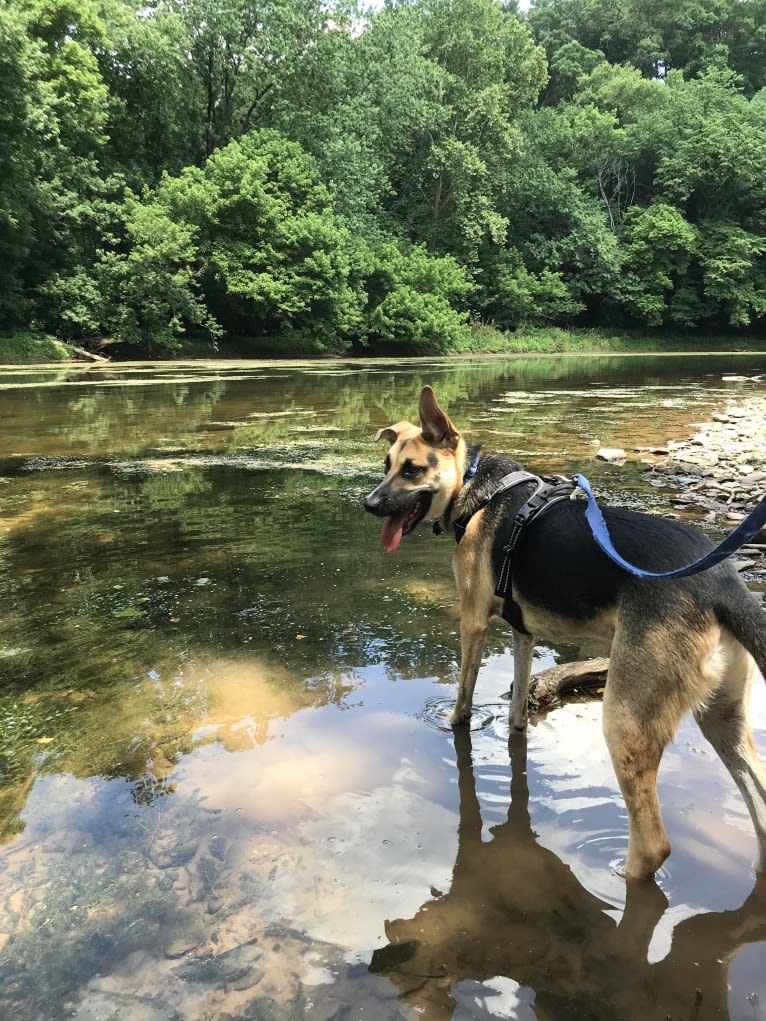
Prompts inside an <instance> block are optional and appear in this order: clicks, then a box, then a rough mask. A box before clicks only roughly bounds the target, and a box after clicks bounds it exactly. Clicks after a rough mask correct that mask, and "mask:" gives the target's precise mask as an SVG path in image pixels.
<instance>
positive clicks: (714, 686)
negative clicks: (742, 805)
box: [364, 386, 766, 879]
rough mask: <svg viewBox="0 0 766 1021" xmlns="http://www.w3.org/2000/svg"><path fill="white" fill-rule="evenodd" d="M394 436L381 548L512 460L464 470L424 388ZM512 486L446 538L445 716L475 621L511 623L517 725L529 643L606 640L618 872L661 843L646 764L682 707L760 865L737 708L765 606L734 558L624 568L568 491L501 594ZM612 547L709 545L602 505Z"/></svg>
mask: <svg viewBox="0 0 766 1021" xmlns="http://www.w3.org/2000/svg"><path fill="white" fill-rule="evenodd" d="M381 438H385V439H387V440H388V441H389V443H390V444H391V446H390V450H389V453H388V457H387V458H386V475H385V478H384V479H383V481H382V482H381V483H380V485H379V486H377V487H376V488H375V489H374V490H373V491H372V492H371V493H370V494H369V495H368V496H367V497H366V498H365V501H364V505H365V508H366V510H368V511H370V512H371V513H373V514H375V515H377V516H379V517H384V518H386V522H385V523H384V526H383V532H382V535H381V539H382V541H383V544H384V547H385V548H387V549H388V550H389V552H393V550H394V549H396V548H397V546H398V544H399V541H400V539H401V537H402V535H407V534H409V532H411V531H412V530H413V529H414V528H415V527H416V526H417V524H418V523H419V522H420V521H422V520H423V519H425V518H433V519H439V520H440V522H441V525H442V528H444V530H445V531H447V532H450V531H452V530H453V528H454V523H455V521H457V520H458V519H460V518H462V517H463V516H464V515H466V514H468V513H470V512H471V511H472V510H474V509H475V508H479V507H481V505H482V504H483V501H484V499H485V498H486V497H487V496H488V495H489V494H490V493H491V492H492V491H493V489H494V487H495V486H496V485H497V483H498V482H499V480H500V479H501V478H502V477H503V476H505V475H507V474H508V473H509V472H512V471H516V470H519V469H520V468H521V465H519V464H518V463H517V462H516V461H514V460H512V459H511V458H510V457H507V456H505V455H503V454H497V453H483V454H482V456H481V459H480V461H479V465H478V470H477V471H476V474H475V476H474V477H473V478H472V479H470V480H469V481H467V482H465V483H464V481H463V479H464V475H465V471H466V467H467V465H468V464H469V461H470V458H471V448H470V447H469V445H468V444H467V443H466V441H465V440H464V439H463V437H462V436H461V435H460V433H459V432H458V431H457V429H456V428H455V427H454V426H453V424H452V422H450V420H449V418H448V417H447V415H446V414H445V413H444V412H443V411H442V410H441V408H440V407H439V405H438V404H437V402H436V398H435V396H434V393H433V390H432V389H431V388H430V387H428V386H427V387H424V389H423V392H422V394H421V398H420V426H416V425H413V424H412V423H410V422H406V421H403V422H398V423H397V424H396V425H393V426H391V427H389V428H385V429H381V430H380V431H379V432H378V433H377V435H376V437H375V439H376V440H378V439H381ZM530 491H531V487H530V485H529V484H523V485H520V486H518V487H516V488H514V489H512V490H510V491H508V492H507V493H506V494H504V495H503V496H502V497H501V498H499V499H497V500H494V501H492V502H490V503H489V504H488V505H487V506H485V507H483V508H481V509H479V510H478V511H477V512H476V513H475V514H474V515H473V516H472V517H471V518H470V521H469V523H468V526H467V528H466V531H465V535H464V536H463V539H462V540H461V542H460V543H459V544H458V545H457V546H456V547H455V552H454V558H453V563H454V570H455V578H456V581H457V587H458V593H459V596H460V614H461V619H460V643H461V668H460V683H459V687H458V693H457V701H456V705H455V710H454V713H453V715H452V722H453V723H455V724H460V723H463V722H464V721H465V720H467V719H468V717H469V716H470V713H471V702H472V698H473V691H474V687H475V685H476V677H477V674H478V671H479V666H480V663H481V657H482V650H483V647H484V638H485V635H486V631H487V625H488V623H489V620H490V618H491V617H492V616H495V615H496V616H502V617H505V618H506V619H507V620H508V621H509V622H510V623H511V624H512V626H513V639H514V681H513V693H512V697H511V706H510V716H511V724H512V727H513V728H515V729H516V730H517V731H523V730H524V728H525V726H526V712H527V692H528V688H529V677H530V669H531V663H532V654H533V650H534V647H535V644H536V643H537V642H538V641H539V640H543V641H550V642H557V643H572V644H575V645H580V646H586V647H587V648H589V649H592V648H594V647H596V646H602V647H603V648H604V649H606V650H608V651H609V657H610V659H609V673H608V679H607V685H606V690H605V694H604V733H605V736H606V742H607V746H608V748H609V753H610V755H611V758H612V763H613V765H614V769H615V773H616V774H617V779H618V781H619V784H620V788H621V790H622V793H623V796H624V798H625V802H626V805H627V809H628V824H629V846H628V855H627V860H626V865H625V874H626V876H627V877H628V878H639V879H641V878H646V877H648V876H651V875H653V874H654V872H656V870H657V869H658V868H659V867H660V865H661V864H662V862H663V861H664V860H665V858H666V857H667V856H668V854H669V853H670V843H669V841H668V837H667V834H666V832H665V827H664V824H663V821H662V815H661V812H660V804H659V800H658V797H657V769H658V767H659V764H660V759H661V757H662V753H663V751H664V749H665V746H666V745H667V743H668V741H669V740H670V739H671V738H672V736H673V734H674V733H675V730H676V728H677V726H678V723H679V721H680V719H681V717H682V715H683V714H684V713H685V712H687V711H688V710H691V711H692V712H693V713H694V716H695V719H696V720H697V723H698V724H699V726H700V728H701V730H702V732H703V734H704V735H705V737H706V738H707V739H708V741H709V742H710V743H711V744H712V746H713V748H714V749H715V751H716V752H717V753H718V755H719V756H720V758H721V760H722V761H723V763H724V765H725V766H726V768H727V769H728V770H729V772H730V773H731V775H732V777H733V778H734V780H735V782H736V784H737V786H738V787H739V790H740V791H741V793H742V796H743V798H744V800H745V802H746V804H747V807H748V810H749V812H750V816H751V818H752V820H753V825H754V827H755V831H756V836H757V838H758V857H757V860H756V863H755V865H756V868H757V869H758V870H759V871H766V774H765V773H764V770H763V768H762V766H761V764H760V762H759V760H758V756H757V753H756V748H755V744H754V741H753V735H752V728H751V724H750V719H749V703H750V698H749V696H750V686H751V683H752V679H753V675H754V672H755V665H756V664H757V665H758V668H759V669H760V671H761V673H762V674H764V676H766V614H764V612H763V611H762V610H761V608H760V606H759V604H758V602H757V601H756V598H755V597H754V596H753V595H752V593H750V591H749V590H748V589H747V587H746V586H745V584H744V583H743V582H742V580H741V578H740V577H739V575H738V574H737V572H736V570H735V568H734V567H733V566H731V564H730V563H727V562H724V563H723V564H720V565H718V566H717V567H714V568H712V569H711V570H709V571H706V572H703V573H701V574H696V575H692V576H691V577H688V578H684V579H680V580H675V581H662V580H657V581H652V580H642V579H637V578H634V577H633V576H632V575H630V574H628V573H627V572H625V571H623V570H622V569H621V568H619V567H617V566H616V565H615V564H613V563H612V562H611V561H610V560H609V559H608V558H607V557H606V556H605V555H604V554H603V553H602V552H601V551H600V550H599V548H598V547H597V546H596V544H595V542H594V541H593V538H592V536H591V534H590V530H589V527H588V525H587V523H586V521H585V518H584V505H583V503H582V502H580V501H564V502H562V503H560V504H558V505H556V506H555V507H553V508H552V509H551V510H550V511H549V512H547V513H546V514H544V515H542V516H541V517H540V518H538V519H537V520H536V521H534V522H533V523H532V524H531V525H530V526H529V527H528V529H527V530H526V531H525V533H524V535H523V538H522V540H521V542H520V544H519V546H518V547H517V549H516V551H515V552H514V556H513V571H512V599H510V600H508V601H506V602H503V600H501V599H499V598H498V597H496V596H495V585H496V579H497V575H498V573H499V570H500V565H501V563H502V546H503V543H504V538H503V536H504V535H507V530H508V527H509V523H510V521H511V519H512V517H513V515H514V514H515V513H516V511H517V510H518V509H519V507H520V506H521V505H522V504H523V503H524V502H525V501H526V499H527V498H528V496H529V495H530ZM603 512H604V516H605V518H606V521H607V525H608V527H609V531H610V534H611V536H612V539H613V541H614V543H615V546H616V547H617V549H619V550H620V552H621V553H622V555H623V556H624V557H626V559H628V560H629V561H631V562H633V563H636V564H638V565H640V566H641V567H643V568H644V569H646V570H649V571H665V570H669V569H671V568H674V567H678V566H681V565H682V564H685V563H689V562H691V561H693V560H695V559H697V558H698V557H699V556H701V555H702V554H704V553H705V552H706V551H707V550H708V549H710V546H711V544H710V542H709V540H708V539H707V538H705V537H704V536H703V535H702V534H700V533H699V532H697V531H695V530H694V529H691V528H688V527H687V526H685V525H682V524H679V523H677V522H674V521H670V520H667V519H662V518H657V517H654V516H650V515H646V514H639V513H635V512H633V511H628V510H620V509H617V508H609V507H606V508H603Z"/></svg>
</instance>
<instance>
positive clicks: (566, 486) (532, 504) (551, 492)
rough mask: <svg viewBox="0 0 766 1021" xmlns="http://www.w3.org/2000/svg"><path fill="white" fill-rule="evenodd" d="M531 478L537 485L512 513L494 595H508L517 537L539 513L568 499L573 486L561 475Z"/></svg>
mask: <svg viewBox="0 0 766 1021" xmlns="http://www.w3.org/2000/svg"><path fill="white" fill-rule="evenodd" d="M532 479H534V480H535V481H536V482H537V487H536V489H535V491H534V493H532V495H531V496H530V497H529V499H528V500H527V502H526V503H525V504H524V505H523V506H522V507H520V508H519V510H518V511H517V512H516V514H514V516H513V527H512V528H511V534H510V535H509V537H508V541H507V542H506V544H505V545H504V546H503V553H505V556H504V558H503V566H502V568H501V569H500V575H499V577H498V579H497V585H496V586H495V595H496V596H500V597H501V598H506V597H507V596H508V592H509V589H510V584H511V563H512V558H513V551H514V550H515V549H516V546H517V545H518V543H519V539H521V534H522V532H523V530H524V528H525V527H526V526H527V525H530V524H531V523H532V522H533V521H534V520H535V519H536V518H539V517H540V515H541V514H545V513H546V512H547V511H549V510H550V509H551V507H554V506H555V505H556V504H557V503H560V502H561V501H562V500H569V499H570V498H571V496H572V493H573V491H574V488H575V484H574V482H572V480H571V479H567V478H565V477H564V476H563V475H557V476H554V477H552V478H549V477H546V478H539V477H538V476H536V475H533V476H532Z"/></svg>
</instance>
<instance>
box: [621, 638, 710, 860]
mask: <svg viewBox="0 0 766 1021" xmlns="http://www.w3.org/2000/svg"><path fill="white" fill-rule="evenodd" d="M628 624H629V625H630V626H629V627H628V628H626V629H625V630H624V631H623V629H622V628H618V629H617V631H616V633H615V638H614V642H613V644H612V654H611V657H610V661H609V673H608V675H607V683H606V690H605V693H604V735H605V737H606V743H607V746H608V748H609V754H610V756H611V758H612V764H613V766H614V771H615V773H616V775H617V780H618V783H619V785H620V790H621V791H622V794H623V797H624V798H625V805H626V808H627V810H628V855H627V859H626V862H625V876H626V878H628V879H648V878H649V877H650V876H652V875H654V873H655V872H656V871H657V869H658V868H659V867H660V865H662V863H663V862H664V860H665V859H666V858H667V856H668V855H669V854H670V841H669V840H668V835H667V833H666V831H665V825H664V823H663V820H662V813H661V811H660V802H659V798H658V797H657V770H658V769H659V765H660V759H661V758H662V754H663V752H664V751H665V746H666V745H667V743H668V741H670V739H671V738H672V737H673V734H674V733H675V731H676V728H677V726H678V723H679V721H680V719H681V717H682V716H683V714H684V713H685V712H687V711H688V710H689V709H691V708H692V707H693V706H695V705H699V704H700V702H701V701H702V700H703V699H704V698H705V697H707V696H709V695H710V692H711V691H712V690H713V688H714V686H715V684H716V682H717V679H718V678H717V677H714V676H712V674H711V673H708V672H707V671H706V669H705V663H706V659H707V657H708V656H709V654H710V653H711V652H712V651H713V650H714V649H715V648H716V644H717V638H718V629H717V627H712V626H711V627H710V628H709V629H706V630H705V631H703V632H701V631H700V630H699V627H698V628H697V629H696V630H692V629H691V628H688V627H686V626H684V624H683V622H681V621H679V622H678V624H677V626H676V627H674V628H673V629H672V630H671V629H670V628H668V627H667V625H666V624H664V622H656V623H655V622H651V626H650V627H648V628H647V627H646V626H637V622H636V621H632V622H628Z"/></svg>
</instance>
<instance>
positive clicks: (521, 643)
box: [510, 628, 535, 731]
mask: <svg viewBox="0 0 766 1021" xmlns="http://www.w3.org/2000/svg"><path fill="white" fill-rule="evenodd" d="M534 651H535V639H534V636H533V635H528V634H524V633H523V632H521V631H517V630H516V628H514V629H513V688H512V690H511V709H510V717H511V726H512V727H513V729H514V730H517V731H522V730H524V729H525V727H526V725H527V696H528V695H529V678H530V675H531V673H532V655H533V653H534Z"/></svg>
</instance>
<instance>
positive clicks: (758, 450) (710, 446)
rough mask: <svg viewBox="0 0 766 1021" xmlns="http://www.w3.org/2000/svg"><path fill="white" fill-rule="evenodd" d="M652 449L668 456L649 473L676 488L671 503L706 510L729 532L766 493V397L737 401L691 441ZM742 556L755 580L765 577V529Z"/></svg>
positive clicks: (654, 481)
mask: <svg viewBox="0 0 766 1021" xmlns="http://www.w3.org/2000/svg"><path fill="white" fill-rule="evenodd" d="M652 453H653V454H655V455H658V454H659V455H662V457H663V459H662V460H661V461H659V462H658V463H656V464H654V465H652V466H651V468H650V469H649V470H648V471H647V473H646V476H645V477H646V479H647V480H648V481H649V482H650V483H651V484H652V485H654V486H657V487H662V488H664V487H667V488H668V489H669V490H671V491H672V495H669V500H668V502H669V503H670V505H671V506H672V507H675V508H676V509H679V510H680V509H686V508H694V507H701V508H704V510H706V511H707V518H706V520H707V521H708V522H709V523H711V524H715V525H716V526H718V527H720V529H721V530H722V531H726V532H728V531H730V530H731V529H732V528H734V527H735V526H736V525H737V523H738V522H739V521H741V520H742V519H743V518H744V517H745V515H746V514H747V512H748V511H749V510H751V509H752V508H753V507H755V505H756V504H757V503H758V502H759V501H760V499H761V498H762V497H763V496H765V495H766V397H747V398H745V399H741V400H739V401H738V402H736V403H734V402H732V403H731V404H729V405H728V406H727V407H725V408H724V409H722V410H721V411H718V412H715V413H714V414H713V415H712V416H711V421H709V422H703V423H701V424H700V427H699V429H698V431H697V432H696V433H695V434H694V435H693V436H691V437H689V439H687V440H682V441H676V440H670V441H668V443H667V445H666V447H664V448H661V449H654V450H653V451H652ZM738 556H739V557H740V558H742V557H747V558H748V561H749V562H750V563H749V566H750V568H752V569H753V570H754V571H755V572H756V574H757V575H758V577H757V579H756V578H754V580H759V581H764V580H766V529H764V530H762V531H761V532H760V533H759V534H758V535H757V536H756V537H755V539H754V540H753V541H752V542H751V543H748V544H747V545H746V546H744V547H743V548H742V550H741V553H740V554H738Z"/></svg>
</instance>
